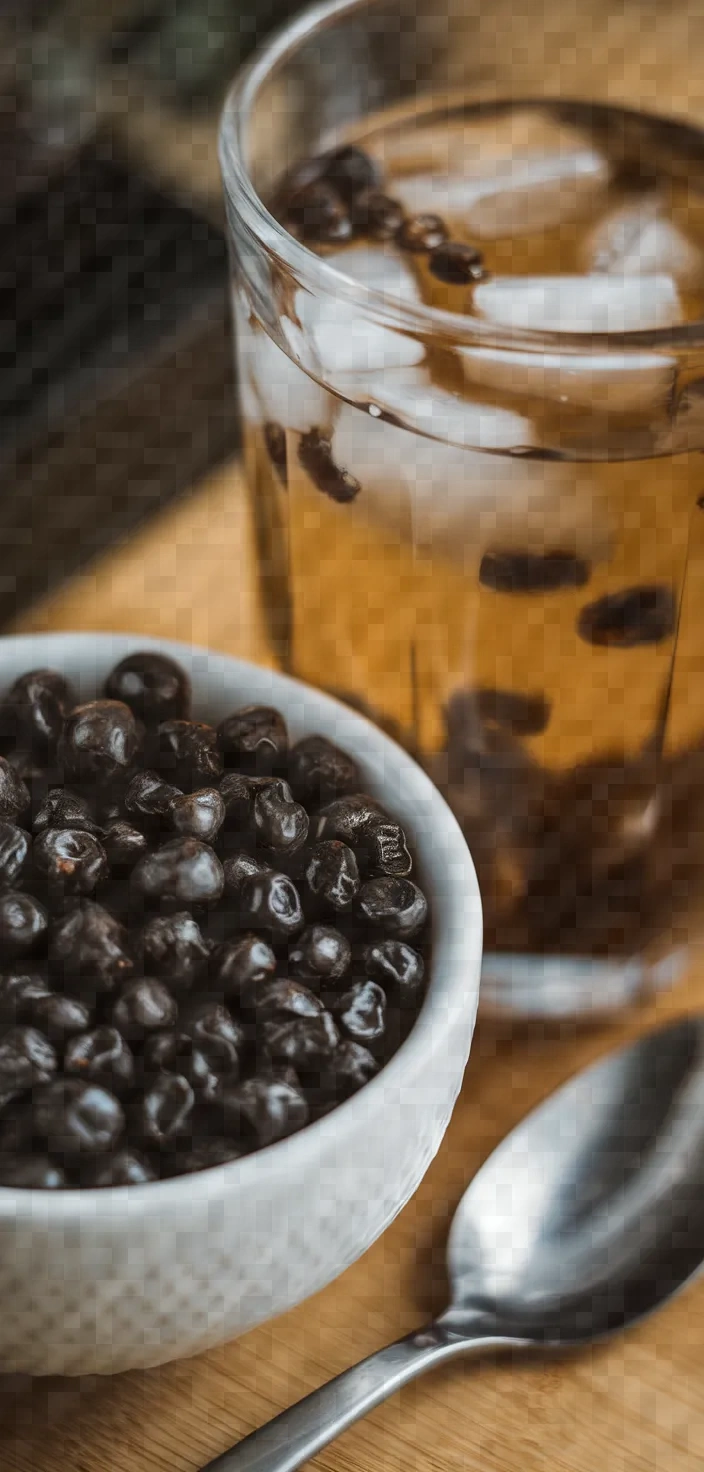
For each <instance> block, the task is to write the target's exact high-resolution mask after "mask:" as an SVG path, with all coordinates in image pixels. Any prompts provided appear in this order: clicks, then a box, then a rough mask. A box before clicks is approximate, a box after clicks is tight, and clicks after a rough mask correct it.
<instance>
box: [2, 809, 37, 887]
mask: <svg viewBox="0 0 704 1472" xmlns="http://www.w3.org/2000/svg"><path fill="white" fill-rule="evenodd" d="M31 846H32V841H31V839H30V836H29V834H28V833H25V831H24V828H18V827H17V824H16V823H9V822H7V821H5V820H2V819H0V885H5V884H16V883H17V881H18V879H19V878H20V877H21V875H22V871H23V870H24V869H25V868H26V866H27V861H28V859H29V854H30V849H31Z"/></svg>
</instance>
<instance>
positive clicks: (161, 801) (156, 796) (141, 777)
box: [124, 772, 183, 819]
mask: <svg viewBox="0 0 704 1472" xmlns="http://www.w3.org/2000/svg"><path fill="white" fill-rule="evenodd" d="M182 796H183V794H182V792H181V789H180V788H179V787H174V786H173V785H172V783H171V782H165V781H164V779H163V777H160V776H159V774H158V773H157V772H135V775H134V777H133V778H132V781H131V782H130V783H129V784H128V786H127V788H126V790H125V797H124V806H125V810H126V812H128V813H129V814H130V816H131V817H133V818H147V819H153V818H169V817H170V815H171V810H172V806H173V803H174V801H175V800H176V799H177V798H179V797H182Z"/></svg>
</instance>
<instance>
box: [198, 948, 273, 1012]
mask: <svg viewBox="0 0 704 1472" xmlns="http://www.w3.org/2000/svg"><path fill="white" fill-rule="evenodd" d="M275 973H276V956H275V955H274V952H273V950H272V949H271V946H270V945H268V944H267V942H266V941H265V940H262V938H261V936H259V935H242V936H240V937H238V939H237V940H232V941H225V943H224V944H223V945H221V946H220V947H219V948H218V950H217V951H216V952H215V955H214V956H213V962H212V968H211V978H212V985H213V987H214V988H215V989H216V990H217V991H221V992H222V994H223V996H225V997H232V998H233V999H234V1000H235V1001H237V1002H239V1004H240V1006H243V1007H252V1006H254V1005H255V1003H256V999H257V996H258V994H259V992H260V991H261V990H262V988H263V987H265V986H266V984H267V982H269V981H271V980H272V978H273V976H274V975H275Z"/></svg>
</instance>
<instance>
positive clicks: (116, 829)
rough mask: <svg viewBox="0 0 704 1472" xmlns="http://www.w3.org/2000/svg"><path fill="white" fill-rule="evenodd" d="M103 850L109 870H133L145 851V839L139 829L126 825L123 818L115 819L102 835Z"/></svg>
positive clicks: (130, 824)
mask: <svg viewBox="0 0 704 1472" xmlns="http://www.w3.org/2000/svg"><path fill="white" fill-rule="evenodd" d="M103 848H104V849H105V852H106V854H107V856H108V862H109V864H110V866H111V868H113V869H116V870H128V869H133V868H134V866H135V864H136V862H137V860H138V859H141V857H142V855H143V854H145V853H146V851H147V838H146V835H145V834H144V833H142V831H141V829H140V828H135V827H134V826H133V824H132V823H126V822H125V821H124V819H123V818H115V819H113V821H112V822H110V823H108V825H107V827H106V829H105V831H104V833H103Z"/></svg>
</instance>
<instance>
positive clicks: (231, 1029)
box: [181, 1001, 245, 1075]
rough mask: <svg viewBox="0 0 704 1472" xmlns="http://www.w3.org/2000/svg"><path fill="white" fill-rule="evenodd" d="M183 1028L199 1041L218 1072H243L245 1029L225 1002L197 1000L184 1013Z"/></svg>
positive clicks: (199, 1045) (198, 1043) (195, 1040)
mask: <svg viewBox="0 0 704 1472" xmlns="http://www.w3.org/2000/svg"><path fill="white" fill-rule="evenodd" d="M181 1029H182V1031H183V1032H185V1033H186V1034H187V1035H188V1037H191V1038H193V1041H194V1042H195V1043H197V1045H198V1047H199V1048H200V1050H201V1052H202V1053H204V1055H205V1057H206V1058H207V1059H208V1062H209V1063H210V1066H211V1068H213V1069H214V1071H215V1072H216V1073H219V1074H225V1073H226V1074H228V1075H232V1074H237V1075H239V1068H240V1059H241V1056H242V1053H243V1050H244V1045H245V1034H244V1028H243V1027H242V1026H241V1024H240V1023H239V1022H235V1019H234V1018H233V1016H232V1014H231V1013H230V1012H229V1011H228V1009H227V1007H223V1005H222V1003H220V1002H209V1001H201V1002H196V1003H195V1004H194V1005H193V1006H192V1007H191V1008H189V1010H188V1011H187V1012H186V1013H185V1014H184V1016H183V1018H182V1021H181Z"/></svg>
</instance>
